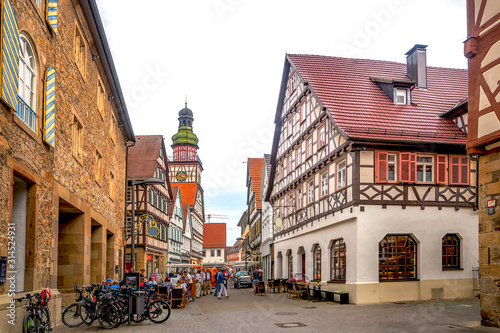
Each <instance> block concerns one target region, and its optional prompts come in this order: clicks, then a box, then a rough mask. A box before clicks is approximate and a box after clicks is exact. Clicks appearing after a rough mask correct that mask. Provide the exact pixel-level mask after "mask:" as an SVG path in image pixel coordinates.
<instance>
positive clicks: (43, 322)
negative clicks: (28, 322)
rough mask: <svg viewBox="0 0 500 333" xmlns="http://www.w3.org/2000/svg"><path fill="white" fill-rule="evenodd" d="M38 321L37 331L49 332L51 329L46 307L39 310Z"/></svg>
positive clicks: (41, 332)
mask: <svg viewBox="0 0 500 333" xmlns="http://www.w3.org/2000/svg"><path fill="white" fill-rule="evenodd" d="M39 320H40V322H39V323H38V331H39V332H40V333H45V332H51V331H52V323H51V322H50V313H49V309H48V308H47V307H44V308H43V309H42V311H41V318H39Z"/></svg>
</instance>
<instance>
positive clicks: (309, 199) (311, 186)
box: [307, 180, 314, 205]
mask: <svg viewBox="0 0 500 333" xmlns="http://www.w3.org/2000/svg"><path fill="white" fill-rule="evenodd" d="M313 202H314V180H311V181H310V182H309V183H308V184H307V204H308V205H310V204H312V203H313Z"/></svg>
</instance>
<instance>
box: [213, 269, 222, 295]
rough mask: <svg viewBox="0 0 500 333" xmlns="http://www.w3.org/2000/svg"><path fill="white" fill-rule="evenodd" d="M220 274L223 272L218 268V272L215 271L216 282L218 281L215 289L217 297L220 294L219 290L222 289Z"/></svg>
mask: <svg viewBox="0 0 500 333" xmlns="http://www.w3.org/2000/svg"><path fill="white" fill-rule="evenodd" d="M219 274H222V272H221V271H219V270H218V269H216V273H215V276H214V279H215V283H216V286H215V291H214V296H216V297H217V295H218V294H219V290H220V283H219Z"/></svg>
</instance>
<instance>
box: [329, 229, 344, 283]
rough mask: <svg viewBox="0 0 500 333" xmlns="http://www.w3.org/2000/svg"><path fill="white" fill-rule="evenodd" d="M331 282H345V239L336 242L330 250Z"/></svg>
mask: <svg viewBox="0 0 500 333" xmlns="http://www.w3.org/2000/svg"><path fill="white" fill-rule="evenodd" d="M330 262H331V276H330V279H331V280H337V281H339V280H340V281H345V270H346V250H345V242H344V239H343V238H340V239H337V240H334V241H333V243H332V247H331V249H330Z"/></svg>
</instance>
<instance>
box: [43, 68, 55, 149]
mask: <svg viewBox="0 0 500 333" xmlns="http://www.w3.org/2000/svg"><path fill="white" fill-rule="evenodd" d="M55 75H56V71H55V70H54V67H49V68H47V70H46V71H45V80H44V81H45V94H44V114H43V120H44V125H43V141H45V142H46V143H47V144H48V145H49V146H51V147H52V148H54V146H55V126H54V125H55Z"/></svg>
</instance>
